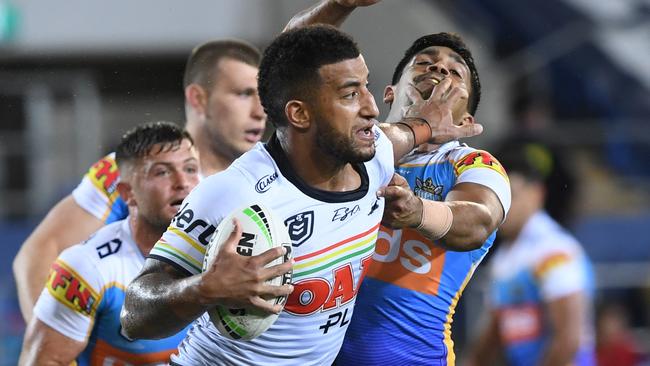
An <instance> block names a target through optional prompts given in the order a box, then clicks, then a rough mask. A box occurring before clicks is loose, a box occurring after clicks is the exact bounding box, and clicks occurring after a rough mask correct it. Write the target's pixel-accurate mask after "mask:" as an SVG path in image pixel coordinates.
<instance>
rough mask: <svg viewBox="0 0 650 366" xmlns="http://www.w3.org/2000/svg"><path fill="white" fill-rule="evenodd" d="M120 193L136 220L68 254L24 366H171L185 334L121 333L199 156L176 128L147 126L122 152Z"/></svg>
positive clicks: (60, 261) (30, 338)
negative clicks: (125, 310)
mask: <svg viewBox="0 0 650 366" xmlns="http://www.w3.org/2000/svg"><path fill="white" fill-rule="evenodd" d="M117 160H118V161H119V163H120V166H121V167H122V173H123V175H122V179H121V181H120V183H118V185H117V188H116V189H117V190H118V191H119V192H120V195H121V196H122V198H123V199H124V201H125V202H126V203H127V204H128V205H129V210H130V212H131V215H130V216H129V217H128V218H127V219H125V220H121V221H117V222H114V223H112V224H109V225H108V226H105V227H103V228H102V229H100V230H99V231H98V232H96V233H95V234H94V235H93V236H92V237H91V238H90V239H88V240H87V241H86V242H85V243H83V244H79V245H75V246H72V247H70V248H68V249H66V250H65V251H64V252H63V253H61V255H60V256H59V257H58V258H57V260H56V261H55V262H54V264H53V265H52V271H51V273H50V276H49V278H48V281H47V284H46V286H45V289H44V290H43V292H42V293H41V296H40V297H39V299H38V302H37V303H36V306H35V308H34V315H35V316H34V317H33V318H32V319H31V321H30V323H29V326H28V331H27V333H26V336H25V342H24V344H23V353H22V355H21V364H38V365H41V364H66V365H67V364H70V363H72V362H73V361H76V364H77V365H100V364H101V365H106V364H130V365H140V364H148V365H153V364H166V363H167V362H169V357H170V355H171V354H173V353H175V352H176V350H177V347H178V345H179V343H180V341H181V340H182V339H183V337H184V335H185V331H184V330H183V331H180V332H178V333H177V334H174V335H170V336H169V337H166V338H165V339H160V340H156V341H145V340H138V341H131V340H129V339H127V338H125V337H124V336H123V335H122V334H121V329H120V318H119V313H120V310H121V308H122V303H123V301H124V290H125V289H126V286H127V285H128V284H129V283H130V282H131V280H133V278H135V276H136V275H137V274H138V273H139V271H140V269H141V268H142V265H143V264H144V260H145V256H146V255H147V254H148V253H149V250H150V249H151V248H152V247H153V245H154V244H155V243H156V241H157V240H158V238H159V237H160V235H162V233H163V232H164V231H165V228H166V227H167V226H168V224H169V222H170V220H171V218H172V217H173V216H174V214H175V213H176V212H177V211H178V208H179V207H180V204H181V202H182V200H183V199H184V198H185V197H186V196H187V195H188V194H189V192H190V190H191V189H193V188H194V187H195V186H196V185H197V183H198V181H199V179H198V167H199V162H198V154H197V151H196V149H195V147H194V143H193V141H192V139H191V138H190V136H189V134H188V133H187V132H185V131H183V130H182V129H180V128H179V127H177V126H176V125H175V124H173V123H169V122H158V123H149V124H143V125H140V126H138V127H136V128H135V129H133V130H132V131H129V132H128V133H127V134H125V135H124V137H123V138H122V141H121V143H120V145H119V147H118V149H117Z"/></svg>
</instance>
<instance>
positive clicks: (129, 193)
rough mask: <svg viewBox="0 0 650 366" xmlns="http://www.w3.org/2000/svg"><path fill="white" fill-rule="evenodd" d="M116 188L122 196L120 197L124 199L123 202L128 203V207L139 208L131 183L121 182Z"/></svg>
mask: <svg viewBox="0 0 650 366" xmlns="http://www.w3.org/2000/svg"><path fill="white" fill-rule="evenodd" d="M116 188H117V192H118V193H119V194H120V197H122V200H123V201H124V202H125V203H126V205H127V206H129V207H131V206H137V202H136V201H135V197H134V196H133V188H132V187H131V184H130V183H127V182H125V181H123V180H121V181H119V182H118V183H117V186H116Z"/></svg>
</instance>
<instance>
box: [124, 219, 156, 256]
mask: <svg viewBox="0 0 650 366" xmlns="http://www.w3.org/2000/svg"><path fill="white" fill-rule="evenodd" d="M129 227H130V228H131V235H132V236H133V240H134V241H135V244H136V245H137V246H138V249H140V252H141V253H142V255H143V256H145V257H146V256H147V255H149V252H150V251H151V248H153V246H154V245H155V244H156V242H157V241H158V239H160V237H161V236H162V234H163V233H164V231H165V230H164V229H163V230H161V229H160V228H156V227H153V226H152V225H150V224H149V223H148V222H146V221H145V220H142V219H139V218H138V217H137V215H131V216H129Z"/></svg>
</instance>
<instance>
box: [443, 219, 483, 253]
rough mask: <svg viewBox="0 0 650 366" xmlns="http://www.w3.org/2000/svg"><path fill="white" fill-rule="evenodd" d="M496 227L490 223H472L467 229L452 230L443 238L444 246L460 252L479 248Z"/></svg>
mask: <svg viewBox="0 0 650 366" xmlns="http://www.w3.org/2000/svg"><path fill="white" fill-rule="evenodd" d="M493 232H494V229H493V228H492V226H491V225H489V224H484V225H472V226H470V227H469V228H468V229H467V230H454V228H453V227H452V230H450V231H449V233H447V235H445V236H444V237H443V238H442V240H441V241H442V244H443V246H445V247H447V248H448V249H451V250H454V251H458V252H468V251H471V250H476V249H479V248H480V247H482V246H483V244H485V241H486V240H488V238H489V237H490V235H491V234H492V233H493Z"/></svg>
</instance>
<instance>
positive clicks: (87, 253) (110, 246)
mask: <svg viewBox="0 0 650 366" xmlns="http://www.w3.org/2000/svg"><path fill="white" fill-rule="evenodd" d="M124 222H125V221H124V220H120V221H116V222H113V223H110V224H108V225H106V226H104V227H102V228H101V229H99V230H97V231H96V232H95V233H94V234H92V235H91V236H90V237H89V238H88V239H87V240H86V241H84V242H82V243H80V244H78V245H74V246H72V247H70V248H68V249H66V250H65V251H64V252H63V253H62V255H63V254H65V255H66V257H74V258H80V260H85V261H91V262H93V263H94V265H97V266H99V265H100V263H101V264H102V265H104V263H105V262H107V261H108V262H111V261H114V260H115V259H116V258H118V257H119V256H115V255H112V254H116V253H119V252H120V249H122V247H123V244H124V241H126V240H129V239H128V238H125V235H127V233H125V232H124V230H123V224H124ZM109 254H110V255H109ZM109 257H110V259H109Z"/></svg>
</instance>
